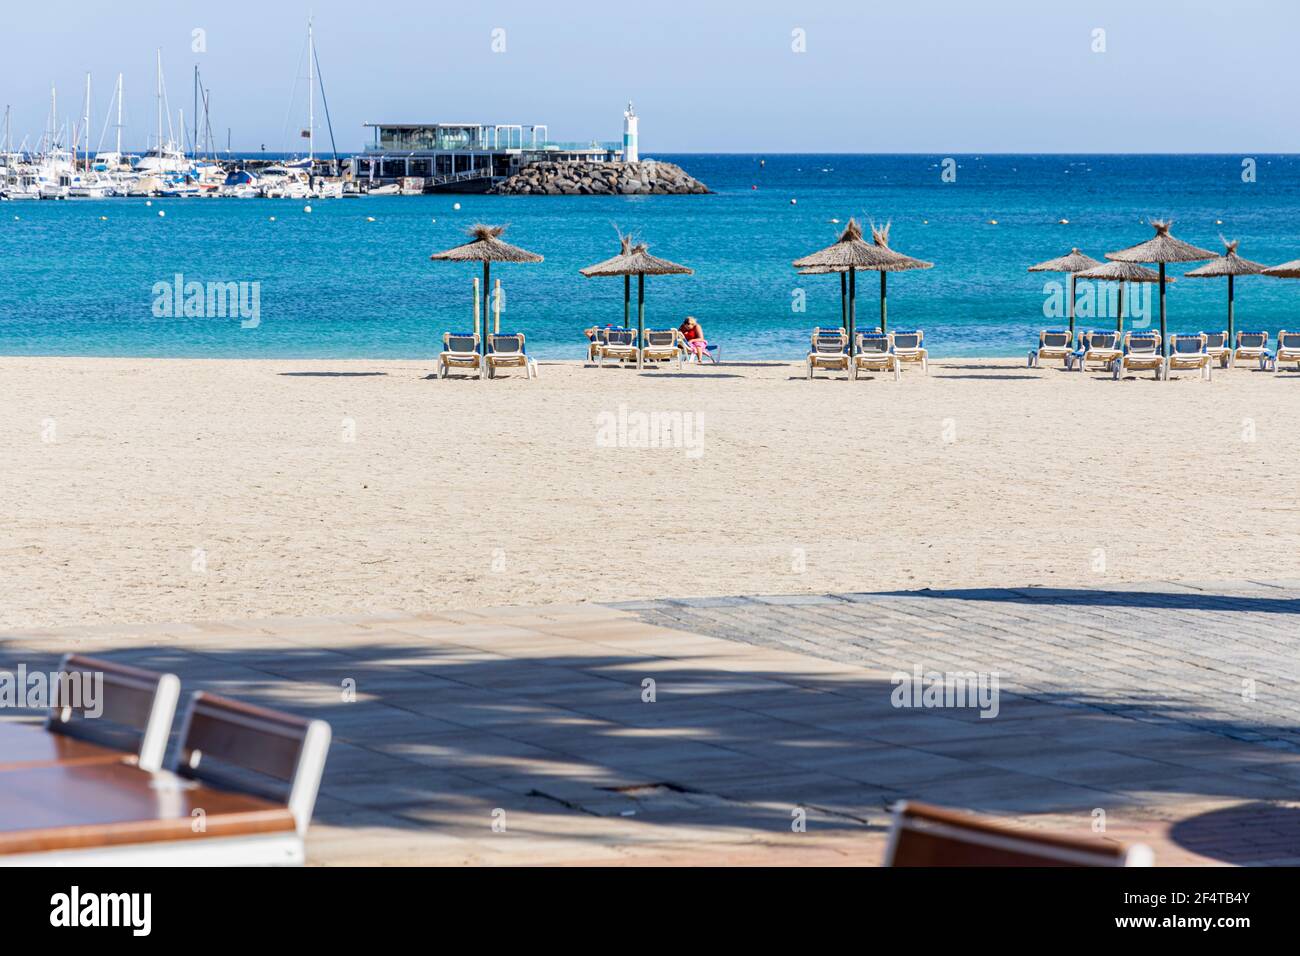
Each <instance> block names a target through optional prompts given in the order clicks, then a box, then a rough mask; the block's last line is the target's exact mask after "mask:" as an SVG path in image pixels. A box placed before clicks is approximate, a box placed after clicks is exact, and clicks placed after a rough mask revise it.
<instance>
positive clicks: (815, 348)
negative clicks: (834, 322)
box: [808, 328, 849, 378]
mask: <svg viewBox="0 0 1300 956" xmlns="http://www.w3.org/2000/svg"><path fill="white" fill-rule="evenodd" d="M819 368H824V369H827V370H836V369H843V370H844V371H846V372H847V371H848V369H849V333H847V332H845V331H844V330H843V329H822V328H817V329H813V333H812V347H811V348H810V349H809V351H808V377H809V378H812V377H813V372H815V371H816V370H817V369H819Z"/></svg>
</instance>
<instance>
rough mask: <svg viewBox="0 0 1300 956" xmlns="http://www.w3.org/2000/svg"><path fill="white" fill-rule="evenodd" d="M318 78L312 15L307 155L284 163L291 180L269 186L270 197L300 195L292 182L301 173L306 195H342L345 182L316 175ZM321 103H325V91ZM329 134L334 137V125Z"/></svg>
mask: <svg viewBox="0 0 1300 956" xmlns="http://www.w3.org/2000/svg"><path fill="white" fill-rule="evenodd" d="M319 78H320V64H319V63H318V62H317V60H316V33H315V27H314V24H313V21H312V19H311V18H310V17H309V18H308V19H307V128H306V129H304V130H303V131H302V138H303V139H305V140H307V155H306V156H305V157H302V158H299V159H295V160H290V161H288V162H286V163H284V169H285V170H286V172H287V174H288V175H287V178H288V179H289V180H290V182H289V183H286V184H283V185H281V184H275V185H273V186H271V187H269V189H270V190H272V191H268V192H267V193H266V195H268V196H270V195H275V194H278V195H290V196H292V197H293V198H300V196H299V193H300V192H301V189H300V187H299V186H298V185H297V184H296V183H293V182H292V180H293V179H294V178H295V177H294V175H293V174H294V173H298V177H296V178H301V176H302V175H303V174H305V175H306V192H305V193H302V195H303V196H306V197H314V198H317V199H339V198H341V197H342V196H343V183H341V182H337V181H329V180H325V179H323V178H321V177H320V176H318V175H317V174H316V85H317V83H318V82H319ZM322 102H324V93H323V92H322ZM328 118H329V107H328V105H326V119H327V120H328ZM330 137H331V139H332V138H333V129H332V128H331V130H330ZM272 168H273V169H274V167H272ZM266 172H267V173H271V172H272V170H271V169H268V170H266ZM281 175H285V174H281Z"/></svg>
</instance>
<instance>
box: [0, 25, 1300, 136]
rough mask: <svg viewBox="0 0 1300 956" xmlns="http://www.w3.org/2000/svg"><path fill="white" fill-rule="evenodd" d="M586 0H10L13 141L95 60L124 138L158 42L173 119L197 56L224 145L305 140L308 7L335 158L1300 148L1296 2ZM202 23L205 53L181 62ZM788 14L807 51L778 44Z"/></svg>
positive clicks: (76, 91) (143, 125) (1, 47)
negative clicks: (386, 139) (303, 61)
mask: <svg viewBox="0 0 1300 956" xmlns="http://www.w3.org/2000/svg"><path fill="white" fill-rule="evenodd" d="M582 7H587V8H588V9H589V10H591V11H593V12H595V13H598V16H588V15H587V14H586V13H585V12H584V11H583V9H582V8H580V7H575V6H574V5H569V4H557V3H537V2H535V0H534V2H518V0H507V2H495V3H487V2H478V3H450V2H431V0H379V2H376V3H364V2H362V3H357V2H355V0H349V2H346V3H344V2H338V0H314V2H313V3H310V4H308V3H301V2H297V0H289V2H279V0H273V2H270V3H260V2H243V3H213V2H211V0H203V2H194V0H181V2H177V0H171V2H163V0H120V2H118V0H93V2H91V0H75V2H71V3H68V4H65V5H63V6H59V7H58V8H57V10H58V12H57V13H55V12H54V11H55V8H54V7H51V6H50V5H49V4H42V3H35V4H33V3H6V4H5V5H4V10H3V13H2V14H0V21H2V22H3V24H4V29H3V32H2V33H0V103H9V104H12V105H13V108H14V111H13V116H14V121H13V125H14V130H15V140H18V139H21V138H22V137H23V136H24V135H30V136H32V137H37V136H39V135H40V132H41V130H42V129H43V128H44V125H45V118H46V116H47V113H48V107H49V87H50V84H51V83H52V82H53V83H55V84H57V86H58V88H59V103H60V113H62V114H64V115H67V114H69V113H78V114H79V113H80V110H81V102H82V98H83V94H82V89H83V86H84V82H85V72H86V71H87V70H89V71H91V72H92V73H93V74H94V82H95V95H94V97H93V100H94V104H95V106H94V113H95V115H96V119H94V120H93V122H92V126H93V127H94V129H95V133H94V135H93V136H92V144H93V143H94V142H96V141H97V140H98V136H99V128H100V125H101V123H102V121H103V118H104V112H105V110H106V109H107V106H108V100H109V96H110V93H111V86H112V84H113V82H114V80H115V78H116V75H117V73H118V71H122V72H124V73H125V74H126V85H127V96H126V104H127V110H126V112H127V122H128V125H129V129H128V133H127V136H126V140H127V143H128V145H130V146H133V147H135V148H139V147H140V146H141V145H143V142H144V136H145V135H146V131H147V130H149V129H152V127H153V122H154V121H153V117H154V105H153V86H154V68H153V62H154V49H155V47H159V46H161V47H162V50H163V61H164V66H165V69H166V76H167V82H168V87H169V93H170V102H171V112H172V115H173V116H174V115H175V111H176V109H177V108H178V107H183V108H184V109H185V110H186V113H187V114H188V113H189V112H190V104H191V102H192V96H191V76H192V71H193V67H194V64H195V63H198V64H199V66H200V68H201V69H202V71H203V76H204V80H205V82H206V83H207V85H208V86H210V87H211V89H212V96H213V126H214V129H219V130H220V133H219V139H220V141H221V142H222V144H223V145H224V141H225V135H226V134H225V130H226V128H227V127H232V128H233V131H234V132H233V140H232V142H233V146H234V148H235V149H237V150H240V149H244V150H247V149H256V148H258V147H259V146H260V145H262V144H263V143H264V144H266V146H267V148H268V149H271V150H280V149H285V148H292V149H297V148H298V141H297V140H295V139H294V138H293V137H292V135H291V133H289V132H287V131H289V130H292V129H293V128H294V127H295V126H296V125H298V124H301V123H303V122H304V121H305V112H306V109H305V101H304V93H303V90H304V81H303V80H302V79H299V76H300V74H301V75H305V72H306V69H305V65H304V66H303V67H302V69H301V70H300V69H299V64H300V56H301V51H302V48H303V46H304V34H305V23H306V19H307V14H308V11H309V10H312V11H314V13H315V18H316V25H317V42H318V49H319V56H320V60H321V65H322V68H323V71H324V77H325V82H326V93H327V94H328V96H329V100H330V109H331V113H332V116H333V120H334V129H335V133H336V135H337V137H338V139H339V146H340V148H341V149H344V150H353V149H356V148H358V147H359V146H360V145H361V144H362V143H363V142H364V140H365V133H364V131H363V130H362V129H361V128H360V127H361V124H362V123H363V122H365V121H367V120H371V121H375V120H386V121H409V122H425V121H442V122H462V121H465V122H484V123H515V122H518V123H532V122H540V123H547V124H549V126H550V131H551V136H552V138H553V139H562V140H570V139H573V140H577V139H584V140H585V139H591V138H597V139H602V140H611V139H617V138H619V136H620V133H621V122H622V116H621V113H622V108H623V105H624V103H625V101H626V100H628V99H629V98H631V99H633V100H635V101H636V105H637V110H638V112H639V113H640V114H641V116H642V120H641V124H642V129H641V140H642V150H643V151H645V152H648V153H650V154H653V153H655V152H690V151H720V152H731V151H735V152H816V151H845V152H912V151H915V152H936V151H938V152H945V153H946V152H981V151H983V152H992V151H1001V152H1021V151H1023V152H1075V151H1078V152H1164V151H1168V152H1236V151H1241V150H1250V151H1261V152H1269V151H1277V152H1289V151H1300V126H1298V125H1297V123H1296V122H1295V121H1294V119H1293V118H1292V116H1291V108H1290V106H1289V105H1288V104H1289V103H1290V102H1291V100H1292V96H1291V92H1290V91H1292V90H1294V89H1295V87H1296V85H1297V81H1298V80H1300V53H1297V50H1296V38H1297V36H1300V4H1296V3H1295V2H1294V0H1231V2H1229V0H1216V2H1207V0H1182V2H1178V0H1143V2H1141V3H1139V2H1136V0H1128V2H1123V0H1088V2H1086V3H1084V2H1073V3H1059V2H1049V0H988V2H983V3H972V2H957V0H930V2H919V0H913V2H907V0H890V2H882V0H836V2H815V0H807V2H791V0H786V2H769V0H749V2H735V0H721V2H715V0H708V2H704V0H695V2H689V3H688V2H685V0H650V2H633V3H613V2H600V3H593V4H590V5H582ZM358 11H359V12H358ZM195 28H203V29H205V30H206V31H207V37H206V38H207V52H206V53H201V54H195V53H193V52H191V31H192V30H193V29H195ZM495 28H501V29H504V30H505V43H506V50H505V52H504V53H494V52H493V51H492V31H493V30H494V29H495ZM796 28H800V29H802V30H804V31H806V37H807V41H806V45H807V52H805V53H795V52H792V50H791V44H792V37H791V31H792V30H794V29H796ZM1096 28H1102V29H1104V30H1105V31H1106V34H1105V42H1106V52H1104V53H1096V52H1093V50H1092V47H1093V45H1094V39H1093V30H1094V29H1096ZM295 81H297V82H296V86H297V90H298V96H297V101H296V103H295V102H294V100H293V94H294V89H295ZM323 127H324V122H323V119H322V120H321V128H322V137H321V140H320V142H324V141H325V139H324V136H323Z"/></svg>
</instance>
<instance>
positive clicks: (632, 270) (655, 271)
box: [578, 236, 694, 368]
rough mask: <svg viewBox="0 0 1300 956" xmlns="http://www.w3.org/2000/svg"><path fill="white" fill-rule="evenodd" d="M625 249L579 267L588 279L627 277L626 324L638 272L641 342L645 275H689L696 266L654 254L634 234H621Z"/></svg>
mask: <svg viewBox="0 0 1300 956" xmlns="http://www.w3.org/2000/svg"><path fill="white" fill-rule="evenodd" d="M619 239H620V240H621V242H622V251H621V252H619V254H618V255H616V256H614V257H613V258H612V259H606V260H605V261H604V262H597V263H596V264H595V265H594V266H587V268H585V269H579V270H578V271H579V272H581V273H582V274H583V275H584V276H586V277H587V278H588V279H593V278H595V277H596V276H622V277H623V325H624V327H626V326H627V324H628V312H629V310H630V308H631V295H632V288H631V287H632V276H636V335H637V339H636V340H637V342H638V343H641V344H644V342H642V339H643V337H644V336H645V277H646V276H689V275H694V271H693V270H692V269H689V268H687V267H686V266H682V265H678V264H677V263H676V262H669V261H668V260H667V259H660V258H658V257H657V256H652V255H650V253H649V251H648V250H647V247H646V244H645V243H644V242H642V243H638V244H637V245H633V244H632V237H631V236H620V237H619ZM636 366H637V368H640V367H641V353H640V352H638V353H637V363H636Z"/></svg>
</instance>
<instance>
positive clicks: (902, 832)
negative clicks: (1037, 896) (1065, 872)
mask: <svg viewBox="0 0 1300 956" xmlns="http://www.w3.org/2000/svg"><path fill="white" fill-rule="evenodd" d="M1150 861H1151V851H1150V850H1149V849H1147V847H1145V846H1142V845H1140V844H1139V845H1137V846H1134V847H1126V846H1123V845H1121V844H1118V843H1110V842H1107V841H1104V840H1096V839H1087V838H1083V837H1069V836H1060V835H1057V834H1050V833H1032V832H1027V831H1024V830H1018V829H1013V828H1011V827H1008V826H1005V825H1004V824H1000V823H994V822H991V821H989V820H985V819H982V818H980V817H977V816H974V815H972V814H968V813H962V812H960V811H957V810H947V809H944V808H942V807H935V806H931V805H929V804H925V803H915V802H911V801H903V802H900V803H899V804H897V805H896V806H895V808H894V825H893V829H892V830H891V831H890V835H889V848H888V850H887V851H886V855H885V865H886V866H1149V865H1150Z"/></svg>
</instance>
